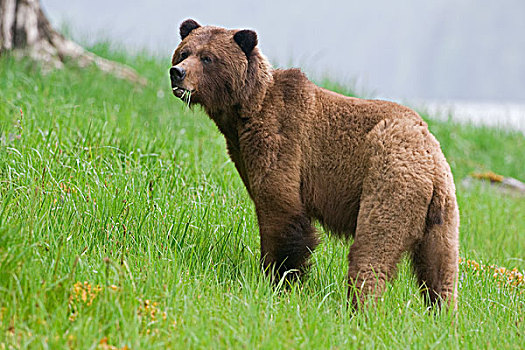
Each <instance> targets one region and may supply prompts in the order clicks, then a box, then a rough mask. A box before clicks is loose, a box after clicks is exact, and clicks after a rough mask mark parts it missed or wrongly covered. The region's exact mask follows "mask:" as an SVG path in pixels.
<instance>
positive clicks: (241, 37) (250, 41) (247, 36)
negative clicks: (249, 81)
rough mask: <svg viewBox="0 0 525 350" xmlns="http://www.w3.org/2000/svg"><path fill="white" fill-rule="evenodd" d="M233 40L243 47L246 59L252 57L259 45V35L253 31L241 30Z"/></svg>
mask: <svg viewBox="0 0 525 350" xmlns="http://www.w3.org/2000/svg"><path fill="white" fill-rule="evenodd" d="M233 40H235V42H236V43H237V45H239V46H240V47H241V50H242V51H243V52H244V54H245V55H246V57H250V54H251V53H252V51H253V48H254V47H255V46H256V45H257V34H256V33H255V32H254V31H253V30H248V29H244V30H239V31H238V32H237V33H235V35H234V36H233Z"/></svg>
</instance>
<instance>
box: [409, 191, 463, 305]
mask: <svg viewBox="0 0 525 350" xmlns="http://www.w3.org/2000/svg"><path fill="white" fill-rule="evenodd" d="M448 203H449V204H448V205H449V207H448V208H446V211H445V212H444V220H443V222H442V223H430V224H427V227H426V229H425V234H424V237H423V238H422V240H421V242H420V243H418V244H417V245H416V246H415V248H414V252H413V256H412V260H413V264H414V270H415V272H416V275H417V278H418V282H419V286H420V288H421V293H422V294H423V296H424V297H425V300H426V302H427V303H428V304H429V305H431V306H433V305H437V306H440V305H441V303H442V302H443V301H444V302H445V303H447V304H448V305H450V306H451V307H452V308H454V309H455V308H456V297H457V277H458V259H459V253H458V229H459V228H458V226H459V214H458V212H457V209H456V207H455V199H454V198H451V199H450V200H449V201H448Z"/></svg>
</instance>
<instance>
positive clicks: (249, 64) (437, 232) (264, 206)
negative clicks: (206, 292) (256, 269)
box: [170, 19, 459, 306]
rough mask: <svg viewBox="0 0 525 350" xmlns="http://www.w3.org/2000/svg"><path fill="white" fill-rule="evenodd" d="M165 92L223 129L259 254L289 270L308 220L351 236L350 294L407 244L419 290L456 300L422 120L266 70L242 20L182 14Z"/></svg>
mask: <svg viewBox="0 0 525 350" xmlns="http://www.w3.org/2000/svg"><path fill="white" fill-rule="evenodd" d="M180 36H181V39H182V42H181V43H180V44H179V46H178V47H177V49H176V50H175V52H174V54H173V58H172V67H171V69H170V77H171V84H172V88H173V93H174V94H175V96H177V97H179V98H184V99H187V97H189V96H191V100H190V101H187V102H188V103H191V104H192V105H193V104H199V105H201V106H202V107H203V108H204V110H205V111H206V112H207V114H208V115H209V117H210V118H211V119H212V120H213V121H214V122H215V123H216V125H217V127H218V128H219V130H220V132H221V133H222V134H224V136H225V138H226V145H227V149H228V153H229V155H230V157H231V159H232V161H233V163H234V164H235V167H236V168H237V170H238V172H239V174H240V176H241V178H242V181H243V182H244V185H245V186H246V188H247V190H248V193H249V195H250V197H251V199H252V200H253V201H254V203H255V209H256V213H257V219H258V224H259V233H260V239H261V261H262V263H263V266H264V267H265V268H266V270H267V271H269V273H270V274H271V275H272V276H275V277H283V276H287V277H289V276H292V275H293V274H296V275H300V274H301V273H302V272H303V271H304V270H305V268H306V267H307V266H308V259H309V256H310V254H311V253H312V251H313V250H314V249H315V247H316V245H317V244H318V237H317V236H316V233H315V230H314V228H313V227H312V220H318V221H319V222H320V223H321V224H322V225H323V227H325V228H326V229H327V230H329V231H330V232H333V233H335V234H337V235H340V236H342V237H353V239H354V243H353V245H352V246H351V248H350V253H349V255H348V260H349V269H348V283H349V298H350V299H351V302H352V304H353V305H354V306H359V305H360V304H361V302H362V301H363V300H364V298H365V297H366V296H367V295H371V296H373V297H375V298H377V297H378V296H379V295H380V293H381V292H382V291H383V290H384V288H385V282H386V281H387V280H388V279H389V278H392V276H394V274H395V270H396V265H397V264H398V262H399V261H400V259H401V257H402V255H403V254H404V253H405V252H407V253H409V254H410V256H411V259H412V261H413V266H414V271H415V273H416V275H417V278H418V281H419V283H420V285H421V290H422V292H423V294H424V295H425V297H426V300H427V301H428V302H430V303H431V304H434V303H438V304H439V303H440V302H441V301H442V300H444V301H446V302H448V303H449V304H452V305H454V306H455V299H456V293H457V292H456V290H457V288H456V283H457V274H458V228H459V213H458V207H457V203H456V196H455V187H454V182H453V179H452V174H451V171H450V167H449V165H448V164H447V161H446V160H445V157H444V156H443V153H442V152H441V149H440V145H439V143H438V141H437V140H436V139H435V138H434V137H433V136H432V135H431V134H430V132H429V131H428V127H427V124H426V123H425V122H424V121H423V120H422V119H421V118H420V116H419V115H418V114H417V113H416V112H414V111H413V110H411V109H409V108H407V107H403V106H401V105H398V104H396V103H393V102H387V101H379V100H364V99H359V98H352V97H346V96H343V95H340V94H337V93H335V92H332V91H328V90H326V89H323V88H321V87H318V86H316V85H315V84H313V83H312V82H310V81H309V80H308V79H307V77H306V76H305V75H304V74H303V73H301V71H300V70H299V69H285V70H281V69H273V68H272V67H271V66H270V64H269V62H268V60H267V59H266V58H265V57H264V56H263V55H262V54H261V52H260V51H259V49H258V48H257V35H256V33H255V32H254V31H251V30H228V29H225V28H220V27H213V26H200V25H199V24H198V23H197V22H195V21H194V20H191V19H190V20H186V21H184V22H183V23H182V24H181V26H180Z"/></svg>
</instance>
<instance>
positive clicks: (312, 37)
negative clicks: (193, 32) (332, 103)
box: [42, 0, 525, 132]
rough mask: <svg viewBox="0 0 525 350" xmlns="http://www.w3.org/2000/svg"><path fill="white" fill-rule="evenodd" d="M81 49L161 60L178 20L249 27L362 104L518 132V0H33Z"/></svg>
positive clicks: (523, 97)
mask: <svg viewBox="0 0 525 350" xmlns="http://www.w3.org/2000/svg"><path fill="white" fill-rule="evenodd" d="M42 6H43V7H44V9H45V11H46V13H47V14H48V16H49V18H50V19H51V20H52V22H53V24H54V25H55V26H56V27H58V28H67V29H68V30H69V32H70V35H71V36H72V37H73V38H74V39H76V40H77V41H80V42H81V43H83V44H89V43H92V42H94V41H97V40H101V38H102V39H108V40H111V41H112V42H115V43H118V44H122V45H124V46H125V47H126V48H127V49H129V50H131V51H136V50H147V51H149V52H151V53H152V54H154V55H158V56H161V57H165V58H166V65H169V58H170V55H171V53H172V51H173V49H174V48H175V47H176V46H177V44H178V43H179V41H180V40H179V36H178V26H179V24H180V23H181V21H183V20H184V19H186V18H194V19H196V20H197V21H198V22H200V23H201V24H203V25H205V24H210V25H218V26H224V27H229V28H251V29H255V30H256V31H257V33H258V35H259V43H260V47H261V49H262V51H263V53H264V54H265V55H266V56H268V57H269V58H270V60H271V61H272V62H273V63H274V65H276V66H279V67H290V66H296V67H301V69H302V70H303V71H305V72H306V73H307V74H308V76H309V77H310V78H313V79H322V78H324V77H330V78H332V79H335V80H337V81H338V82H340V83H342V84H345V85H349V86H351V87H352V88H353V89H355V90H356V91H357V93H358V94H360V95H363V96H366V97H374V98H385V99H391V100H396V101H400V102H403V103H409V104H411V105H413V106H425V108H426V109H428V110H429V112H431V113H432V114H437V115H441V116H443V117H445V118H446V117H447V116H448V115H449V112H453V113H454V117H455V118H460V119H468V120H474V121H477V122H482V123H485V124H490V125H494V124H503V125H506V126H511V127H513V128H518V129H521V130H522V131H524V132H525V35H524V33H525V20H524V19H523V16H524V15H525V1H523V0H503V1H499V2H496V1H488V0H476V1H474V0H459V1H458V0H454V1H453V0H440V1H437V0H430V1H417V0H404V1H396V2H392V1H387V0H370V1H366V2H365V1H359V2H357V1H321V2H320V1H310V0H302V1H298V0H291V1H240V0H222V1H186V2H183V1H167V0H148V1H145V0H143V1H140V0H111V1H107V0H106V1H101V0H90V1H88V0H69V1H64V0H42Z"/></svg>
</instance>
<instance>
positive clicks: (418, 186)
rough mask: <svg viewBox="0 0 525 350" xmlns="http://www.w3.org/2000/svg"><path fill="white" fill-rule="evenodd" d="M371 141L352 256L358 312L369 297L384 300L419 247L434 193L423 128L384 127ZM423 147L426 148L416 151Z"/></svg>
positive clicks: (352, 293)
mask: <svg viewBox="0 0 525 350" xmlns="http://www.w3.org/2000/svg"><path fill="white" fill-rule="evenodd" d="M369 137H370V138H369V145H368V151H369V152H370V157H369V161H368V162H369V163H368V170H367V175H366V176H365V178H364V180H363V188H362V194H361V199H360V205H359V214H358V217H357V228H356V236H355V241H354V244H353V245H352V247H351V248H350V254H349V255H348V259H349V268H348V283H349V291H348V293H349V298H350V299H351V302H352V304H353V306H354V307H357V306H359V305H360V304H362V303H363V301H364V299H365V298H366V297H367V296H368V295H371V296H374V297H375V299H377V298H379V296H380V295H381V293H382V292H383V290H384V289H385V284H386V282H387V281H388V280H389V279H390V278H392V277H393V276H394V275H395V273H396V268H397V264H398V263H399V261H400V260H401V257H402V255H403V253H405V252H411V251H412V250H413V248H414V245H415V243H416V242H418V241H420V239H421V237H422V236H423V232H424V228H425V222H426V216H427V212H428V206H429V203H430V200H431V198H432V190H433V182H432V171H433V162H432V157H431V156H430V155H429V154H428V152H426V151H425V147H424V145H425V130H424V129H423V128H422V127H421V126H418V125H415V126H414V125H403V122H402V121H389V122H387V121H385V122H383V123H380V124H378V125H377V126H376V127H375V129H374V130H372V131H371V132H370V134H369ZM418 143H419V144H421V147H415V146H414V144H416V145H417V144H418Z"/></svg>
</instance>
